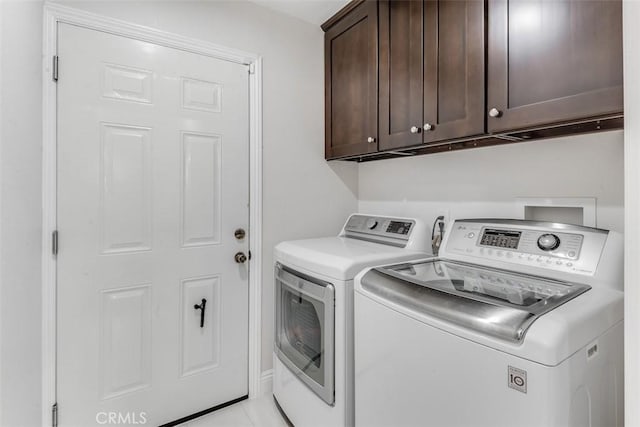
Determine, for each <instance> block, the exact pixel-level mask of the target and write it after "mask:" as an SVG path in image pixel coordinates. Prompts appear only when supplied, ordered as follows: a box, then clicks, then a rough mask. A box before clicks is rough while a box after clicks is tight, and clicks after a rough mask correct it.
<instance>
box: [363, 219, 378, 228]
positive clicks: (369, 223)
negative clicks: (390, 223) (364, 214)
mask: <svg viewBox="0 0 640 427" xmlns="http://www.w3.org/2000/svg"><path fill="white" fill-rule="evenodd" d="M377 226H378V221H376V220H375V219H373V218H369V219H368V220H367V223H366V224H365V227H367V228H368V229H369V230H373V229H374V228H376V227H377Z"/></svg>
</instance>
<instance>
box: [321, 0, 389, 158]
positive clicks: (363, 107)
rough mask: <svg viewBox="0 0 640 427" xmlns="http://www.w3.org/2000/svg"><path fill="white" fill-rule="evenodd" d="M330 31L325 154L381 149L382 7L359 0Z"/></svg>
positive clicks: (326, 79)
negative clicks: (379, 108)
mask: <svg viewBox="0 0 640 427" xmlns="http://www.w3.org/2000/svg"><path fill="white" fill-rule="evenodd" d="M354 4H355V5H356V6H355V7H351V6H348V7H351V9H350V10H349V11H348V13H347V14H346V15H344V17H341V18H340V19H339V20H338V21H337V22H335V23H332V24H331V26H330V27H329V28H328V29H327V31H326V33H325V157H326V158H327V159H332V158H339V157H346V156H354V155H359V154H367V153H375V152H376V151H377V150H378V144H377V127H378V7H377V4H376V2H375V1H365V2H359V3H354Z"/></svg>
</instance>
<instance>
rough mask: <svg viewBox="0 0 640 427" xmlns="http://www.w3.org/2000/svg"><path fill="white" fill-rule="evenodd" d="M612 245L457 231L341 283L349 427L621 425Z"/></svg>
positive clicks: (500, 230) (618, 241) (595, 234)
mask: <svg viewBox="0 0 640 427" xmlns="http://www.w3.org/2000/svg"><path fill="white" fill-rule="evenodd" d="M622 266H623V253H622V237H621V235H620V234H619V233H615V232H610V231H606V230H600V229H594V228H587V227H579V226H572V225H563V224H554V223H535V222H528V221H517V220H457V221H455V222H454V223H453V224H451V226H450V227H448V231H447V233H445V239H444V241H443V244H442V246H441V248H440V257H438V258H431V259H428V260H424V261H417V262H408V263H402V264H398V265H393V266H385V267H382V268H371V269H367V270H365V271H363V272H362V273H360V274H359V275H358V276H357V277H356V279H355V330H356V335H355V396H356V397H355V408H356V413H355V420H356V425H357V426H366V427H371V426H438V427H442V426H460V427H462V426H464V427H470V426H486V427H499V426H509V427H513V426H518V427H524V426H531V427H533V426H535V427H542V426H544V427H556V426H558V427H559V426H563V427H566V426H572V427H585V426H593V427H595V426H602V427H613V426H622V425H623V293H622V285H623V281H622V280H623V278H622Z"/></svg>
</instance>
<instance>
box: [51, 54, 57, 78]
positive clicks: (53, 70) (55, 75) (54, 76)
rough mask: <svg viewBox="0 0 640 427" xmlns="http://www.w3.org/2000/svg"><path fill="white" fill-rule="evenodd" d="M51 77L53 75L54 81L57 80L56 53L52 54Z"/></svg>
mask: <svg viewBox="0 0 640 427" xmlns="http://www.w3.org/2000/svg"><path fill="white" fill-rule="evenodd" d="M51 77H53V81H54V82H57V81H58V55H54V56H53V68H52V75H51Z"/></svg>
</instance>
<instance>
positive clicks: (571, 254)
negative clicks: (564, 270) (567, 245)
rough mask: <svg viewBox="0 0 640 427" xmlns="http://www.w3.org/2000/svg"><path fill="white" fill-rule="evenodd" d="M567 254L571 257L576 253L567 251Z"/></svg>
mask: <svg viewBox="0 0 640 427" xmlns="http://www.w3.org/2000/svg"><path fill="white" fill-rule="evenodd" d="M567 255H569V256H570V257H571V258H573V257H574V256H576V253H575V251H569V252H568V253H567Z"/></svg>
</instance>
